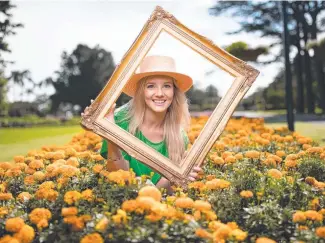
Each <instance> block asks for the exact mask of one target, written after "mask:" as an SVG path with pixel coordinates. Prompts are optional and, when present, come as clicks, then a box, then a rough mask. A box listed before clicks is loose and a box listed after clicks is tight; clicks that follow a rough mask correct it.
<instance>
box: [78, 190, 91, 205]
mask: <svg viewBox="0 0 325 243" xmlns="http://www.w3.org/2000/svg"><path fill="white" fill-rule="evenodd" d="M81 197H82V199H84V200H87V201H88V202H91V201H93V191H92V190H90V189H86V190H84V191H82V192H81Z"/></svg>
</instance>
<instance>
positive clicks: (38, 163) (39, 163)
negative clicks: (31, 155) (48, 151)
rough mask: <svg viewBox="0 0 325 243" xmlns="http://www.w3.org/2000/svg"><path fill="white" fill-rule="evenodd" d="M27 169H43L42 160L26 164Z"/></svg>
mask: <svg viewBox="0 0 325 243" xmlns="http://www.w3.org/2000/svg"><path fill="white" fill-rule="evenodd" d="M28 166H29V168H31V169H34V170H38V169H42V168H44V164H43V160H40V159H38V160H34V161H32V162H30V163H29V164H28Z"/></svg>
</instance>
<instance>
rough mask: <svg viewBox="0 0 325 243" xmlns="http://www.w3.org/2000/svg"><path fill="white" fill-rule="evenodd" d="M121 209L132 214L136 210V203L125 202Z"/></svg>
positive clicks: (134, 201)
mask: <svg viewBox="0 0 325 243" xmlns="http://www.w3.org/2000/svg"><path fill="white" fill-rule="evenodd" d="M121 208H122V209H123V210H124V211H126V212H133V211H135V210H136V209H137V208H138V203H137V201H136V200H127V201H124V202H123V203H122V207H121Z"/></svg>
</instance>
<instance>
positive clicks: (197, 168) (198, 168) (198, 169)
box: [193, 166, 202, 172]
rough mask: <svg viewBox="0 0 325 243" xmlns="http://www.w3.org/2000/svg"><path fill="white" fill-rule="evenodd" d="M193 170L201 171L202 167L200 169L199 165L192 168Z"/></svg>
mask: <svg viewBox="0 0 325 243" xmlns="http://www.w3.org/2000/svg"><path fill="white" fill-rule="evenodd" d="M193 171H195V172H201V171H202V169H201V167H197V166H196V167H194V168H193Z"/></svg>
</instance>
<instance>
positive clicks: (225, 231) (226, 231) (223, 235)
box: [213, 224, 232, 241]
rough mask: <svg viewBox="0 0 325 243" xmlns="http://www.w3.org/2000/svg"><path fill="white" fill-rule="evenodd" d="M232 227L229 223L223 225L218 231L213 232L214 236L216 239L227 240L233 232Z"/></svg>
mask: <svg viewBox="0 0 325 243" xmlns="http://www.w3.org/2000/svg"><path fill="white" fill-rule="evenodd" d="M231 231H232V230H231V228H230V227H229V226H228V225H225V224H224V225H221V226H220V227H219V228H218V229H217V231H215V232H214V233H213V238H214V239H215V240H216V241H220V240H226V239H227V238H228V236H229V235H230V233H231Z"/></svg>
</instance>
